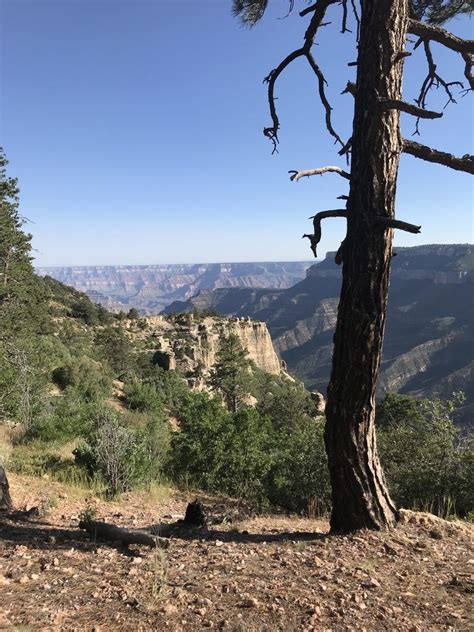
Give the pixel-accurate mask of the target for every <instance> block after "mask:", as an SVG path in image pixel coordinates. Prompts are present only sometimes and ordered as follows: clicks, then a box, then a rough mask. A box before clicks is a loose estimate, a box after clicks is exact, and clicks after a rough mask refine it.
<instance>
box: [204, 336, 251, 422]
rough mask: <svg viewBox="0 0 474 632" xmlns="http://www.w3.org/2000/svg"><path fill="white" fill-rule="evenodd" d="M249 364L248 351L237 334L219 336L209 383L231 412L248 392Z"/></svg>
mask: <svg viewBox="0 0 474 632" xmlns="http://www.w3.org/2000/svg"><path fill="white" fill-rule="evenodd" d="M250 366H251V361H250V359H249V358H248V353H247V351H246V350H245V349H243V347H242V344H241V342H240V339H239V337H238V336H236V335H235V334H233V333H231V334H229V335H228V336H224V337H223V338H221V341H220V346H219V351H218V352H217V354H216V362H215V364H214V367H213V369H212V371H211V376H210V384H211V387H212V388H213V390H216V391H219V392H220V393H221V394H222V397H223V399H224V403H225V405H226V407H227V409H228V410H229V411H230V412H232V413H235V412H236V411H237V410H238V409H239V408H240V407H241V405H242V404H243V402H244V401H245V398H246V396H247V395H248V393H249V392H250V380H251V375H250Z"/></svg>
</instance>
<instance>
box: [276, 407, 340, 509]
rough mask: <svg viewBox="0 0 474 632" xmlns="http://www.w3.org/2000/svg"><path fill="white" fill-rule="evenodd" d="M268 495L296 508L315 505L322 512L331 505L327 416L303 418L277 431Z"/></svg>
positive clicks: (284, 505) (288, 506)
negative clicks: (325, 424) (326, 432)
mask: <svg viewBox="0 0 474 632" xmlns="http://www.w3.org/2000/svg"><path fill="white" fill-rule="evenodd" d="M268 493H269V498H270V501H271V502H272V503H273V504H277V505H282V506H283V507H286V508H288V509H292V510H295V511H301V510H306V509H307V508H308V505H309V504H312V505H313V506H314V508H315V511H316V513H317V514H319V515H324V514H325V513H327V512H328V511H329V510H330V507H331V486H330V482H329V472H328V466H327V457H326V451H325V448H324V418H322V417H320V418H317V419H313V418H311V417H301V418H300V419H299V421H298V423H295V424H293V425H292V427H289V428H286V429H284V430H283V429H282V430H280V431H279V433H278V434H277V446H276V449H275V459H274V464H273V468H272V472H271V479H270V486H269V492H268Z"/></svg>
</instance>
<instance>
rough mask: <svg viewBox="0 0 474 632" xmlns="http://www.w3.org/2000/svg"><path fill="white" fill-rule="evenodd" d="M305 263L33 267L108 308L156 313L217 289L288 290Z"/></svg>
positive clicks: (302, 275) (307, 265)
mask: <svg viewBox="0 0 474 632" xmlns="http://www.w3.org/2000/svg"><path fill="white" fill-rule="evenodd" d="M310 265H311V263H310V262H304V261H289V262H270V263H205V264H195V265H193V264H182V265H149V266H70V267H62V268H39V269H38V273H39V274H41V275H49V276H51V277H53V278H54V279H57V280H58V281H61V282H62V283H65V284H66V285H71V286H72V287H74V288H76V289H77V290H81V291H82V292H85V293H86V294H87V295H88V296H89V297H90V298H91V299H92V300H93V301H94V302H96V303H100V304H101V305H103V306H104V307H105V308H107V309H109V310H111V311H116V312H118V311H120V310H123V311H128V310H129V309H130V308H131V307H136V308H138V309H140V310H141V311H142V313H148V314H152V313H155V314H156V313H159V312H160V311H161V310H162V309H164V308H165V307H166V305H169V303H171V302H173V301H176V300H185V299H187V298H190V297H191V296H194V294H196V292H199V291H200V290H205V289H215V288H219V287H229V288H232V287H248V288H269V287H271V288H288V287H290V286H292V285H294V284H295V283H297V282H298V281H301V279H304V276H305V272H306V270H307V268H308V267H309V266H310Z"/></svg>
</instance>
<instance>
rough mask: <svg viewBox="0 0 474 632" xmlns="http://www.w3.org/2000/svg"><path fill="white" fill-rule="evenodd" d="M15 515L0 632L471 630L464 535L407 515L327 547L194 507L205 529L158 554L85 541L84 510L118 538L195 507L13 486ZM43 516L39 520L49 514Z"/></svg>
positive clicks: (0, 529) (0, 577)
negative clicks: (26, 515) (28, 510)
mask: <svg viewBox="0 0 474 632" xmlns="http://www.w3.org/2000/svg"><path fill="white" fill-rule="evenodd" d="M10 486H11V494H12V498H13V501H14V503H15V505H16V506H17V507H22V506H32V505H39V504H41V503H42V504H43V506H44V507H45V509H46V516H45V517H38V518H34V519H29V520H12V519H8V518H6V517H3V518H2V517H0V628H1V629H9V628H11V629H17V628H19V627H23V628H24V627H26V628H27V629H28V628H30V629H32V630H39V629H41V630H49V629H60V630H104V631H105V630H137V631H138V630H152V629H154V630H162V629H170V630H176V631H180V630H182V631H191V630H193V631H194V630H205V629H210V628H216V629H225V630H235V631H244V630H245V631H254V630H255V631H261V630H262V631H267V630H268V631H270V630H271V631H273V630H285V631H288V630H308V631H309V630H315V631H323V630H337V631H339V630H341V631H343V630H351V631H352V630H361V631H362V630H367V631H372V630H392V631H393V630H401V631H405V630H406V631H410V632H417V631H419V632H421V631H423V632H425V631H427V630H429V631H432V630H471V629H473V627H474V626H473V623H474V622H473V620H472V618H470V617H471V612H472V606H473V603H472V591H473V572H474V551H473V548H472V534H473V528H472V526H470V525H466V524H463V523H454V522H446V521H443V520H440V519H438V518H435V517H434V516H431V515H429V514H420V513H412V512H404V513H403V520H402V523H401V524H400V525H399V527H398V528H397V529H396V530H394V531H393V532H383V533H374V532H359V533H357V534H354V535H351V536H328V535H327V530H328V524H327V522H325V521H321V520H307V519H302V518H300V517H297V516H286V515H280V514H268V515H255V513H252V512H251V511H250V510H249V508H248V507H245V506H244V505H242V504H239V503H236V502H233V501H225V500H222V499H215V498H209V497H203V498H202V500H203V502H204V504H205V506H206V507H207V508H208V510H209V512H210V513H211V515H213V516H215V517H216V519H215V522H216V524H213V525H211V526H210V527H209V529H208V530H206V531H203V532H196V531H194V532H192V533H190V534H189V536H188V537H183V538H179V539H178V538H174V539H173V540H172V541H171V545H170V547H169V549H167V550H166V551H163V550H160V549H156V550H150V549H148V548H145V547H138V546H137V547H134V546H131V547H130V548H129V549H126V548H123V547H121V546H117V545H112V544H107V543H102V542H101V543H99V542H93V541H91V540H90V538H89V537H88V535H87V534H86V533H85V532H83V531H80V530H79V529H78V523H79V514H80V513H81V511H83V510H84V509H85V507H86V506H87V505H88V506H90V507H94V509H95V511H96V516H97V519H99V520H105V521H108V522H113V523H115V524H117V525H120V526H124V527H135V528H137V527H145V526H148V525H151V524H156V523H159V522H166V521H168V522H172V521H173V520H175V519H176V518H178V517H182V516H183V515H184V511H185V507H186V504H187V502H188V501H189V500H193V499H194V497H191V496H187V495H186V494H182V493H179V492H176V491H173V490H171V491H170V494H169V496H168V497H167V498H164V499H163V498H158V499H156V498H155V499H153V498H152V497H151V496H150V495H149V494H145V493H143V494H140V493H133V494H127V495H125V496H124V497H123V498H122V499H121V501H120V502H105V501H103V500H101V499H98V498H94V497H88V496H87V493H86V492H83V491H80V490H74V489H72V488H69V487H66V486H64V485H61V484H59V483H55V482H52V481H49V480H44V479H41V480H35V479H31V478H27V477H20V476H11V477H10ZM48 505H49V507H48Z"/></svg>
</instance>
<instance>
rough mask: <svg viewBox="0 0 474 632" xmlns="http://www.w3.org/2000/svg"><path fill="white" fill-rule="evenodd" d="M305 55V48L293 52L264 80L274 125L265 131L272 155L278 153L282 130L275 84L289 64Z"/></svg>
mask: <svg viewBox="0 0 474 632" xmlns="http://www.w3.org/2000/svg"><path fill="white" fill-rule="evenodd" d="M303 55H304V49H303V48H299V49H298V50H295V51H293V52H292V53H290V54H289V55H288V56H287V57H285V59H284V60H283V61H282V62H281V63H280V64H279V65H278V66H277V67H276V68H274V69H273V70H272V71H271V72H270V74H269V75H268V76H267V77H265V79H264V80H263V82H264V83H267V84H268V93H267V94H268V106H269V108H270V116H271V118H272V123H273V125H272V126H271V127H265V128H264V129H263V133H264V135H265V136H266V137H267V138H269V139H270V140H271V141H272V143H273V152H272V153H275V152H276V151H277V145H278V130H279V129H280V121H279V120H278V114H277V111H276V107H275V82H276V80H277V79H278V77H279V76H280V75H281V73H282V72H283V71H284V70H285V68H286V67H287V66H289V64H291V62H292V61H294V60H295V59H298V57H302V56H303Z"/></svg>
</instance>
